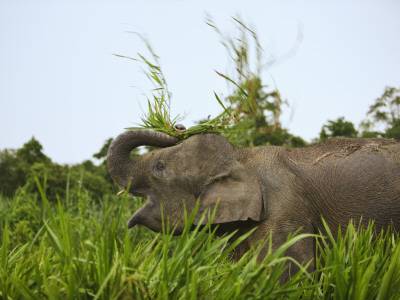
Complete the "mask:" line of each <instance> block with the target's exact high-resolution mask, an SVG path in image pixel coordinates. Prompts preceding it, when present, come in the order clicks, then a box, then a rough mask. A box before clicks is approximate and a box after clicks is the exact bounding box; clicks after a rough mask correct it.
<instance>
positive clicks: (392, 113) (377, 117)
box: [361, 87, 400, 140]
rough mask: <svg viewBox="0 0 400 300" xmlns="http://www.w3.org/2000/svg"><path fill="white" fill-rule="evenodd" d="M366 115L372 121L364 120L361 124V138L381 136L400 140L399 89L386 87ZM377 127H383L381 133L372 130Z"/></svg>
mask: <svg viewBox="0 0 400 300" xmlns="http://www.w3.org/2000/svg"><path fill="white" fill-rule="evenodd" d="M367 115H370V116H371V117H372V120H373V121H370V120H365V121H364V122H362V123H361V127H362V128H363V129H364V132H363V134H362V136H363V137H366V136H383V137H387V138H394V139H397V140H400V88H399V89H398V88H394V87H386V88H385V91H384V92H383V94H382V96H381V97H379V98H377V99H376V100H375V103H374V104H373V105H371V106H370V108H369V111H368V113H367ZM379 125H381V126H383V128H384V129H383V132H380V131H377V130H374V128H377V127H378V126H379Z"/></svg>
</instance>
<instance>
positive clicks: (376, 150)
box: [107, 130, 400, 270]
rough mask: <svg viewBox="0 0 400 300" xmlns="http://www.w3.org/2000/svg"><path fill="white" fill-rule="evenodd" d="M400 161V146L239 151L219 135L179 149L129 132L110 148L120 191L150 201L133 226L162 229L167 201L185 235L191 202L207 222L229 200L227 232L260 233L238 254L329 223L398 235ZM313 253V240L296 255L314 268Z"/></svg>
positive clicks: (341, 143) (161, 137) (356, 142)
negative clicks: (354, 223) (207, 214)
mask: <svg viewBox="0 0 400 300" xmlns="http://www.w3.org/2000/svg"><path fill="white" fill-rule="evenodd" d="M142 145H148V146H156V147H160V149H157V150H154V151H152V152H150V153H147V154H145V155H143V156H141V157H139V158H137V159H134V160H133V159H131V158H130V152H131V151H132V150H133V149H134V148H136V147H139V146H142ZM399 158H400V143H399V142H396V141H394V140H387V139H349V138H334V139H331V140H329V141H327V142H324V143H321V144H318V145H314V146H310V147H304V148H285V147H276V146H265V147H254V148H237V147H234V146H233V145H232V144H230V143H229V142H228V141H227V140H226V139H224V138H223V137H221V136H220V135H218V134H211V133H209V134H199V135H194V136H191V137H189V138H188V139H186V140H185V141H183V142H181V143H178V139H177V138H175V137H172V136H169V135H166V134H163V133H160V132H156V131H152V130H130V131H126V132H124V133H123V134H121V135H120V136H118V137H117V138H116V139H115V140H114V141H113V143H112V144H111V146H110V148H109V151H108V155H107V166H108V169H109V171H110V173H111V175H112V177H113V178H114V180H115V181H116V182H117V183H118V184H119V185H121V186H122V187H123V188H125V189H126V188H127V186H128V185H129V183H131V185H130V188H129V193H131V194H132V195H136V196H141V197H144V198H146V199H147V202H146V204H145V205H144V206H143V207H142V208H141V209H140V210H138V211H137V212H135V213H134V214H133V216H132V217H131V219H130V220H129V222H128V227H129V228H131V227H133V226H135V225H137V224H141V225H144V226H146V227H148V228H150V229H152V230H154V231H161V229H162V224H161V208H160V207H161V205H160V204H162V207H163V214H164V216H168V219H169V221H170V226H174V227H176V231H177V232H178V233H179V232H180V231H182V229H183V225H184V205H185V206H186V208H187V210H188V211H191V210H192V209H193V208H194V206H195V203H196V200H197V199H200V204H199V211H198V216H199V215H201V214H202V213H203V212H204V211H205V210H206V209H208V208H211V209H212V208H213V207H214V206H215V204H216V202H217V200H218V199H220V202H219V204H218V209H217V211H216V215H215V218H214V220H213V223H215V224H221V225H220V230H219V232H230V231H233V230H239V231H240V232H241V233H245V232H246V231H248V230H250V229H252V228H254V227H256V226H257V229H256V230H255V231H254V232H253V233H252V234H251V235H250V236H249V237H248V239H247V240H246V242H245V243H242V244H241V246H240V247H241V249H238V251H237V253H243V252H244V251H245V250H246V249H247V247H249V246H250V245H251V244H254V243H257V242H259V241H262V240H265V239H266V238H267V237H269V234H270V232H271V231H272V237H273V238H272V244H273V245H272V247H273V249H276V248H278V247H279V246H280V245H281V244H282V243H283V242H285V240H286V238H287V236H288V235H289V234H290V233H293V232H295V231H296V230H298V229H299V228H301V232H302V233H313V234H314V233H315V234H316V233H318V232H319V230H320V229H322V228H323V225H322V221H321V217H323V218H324V219H325V220H326V222H327V224H328V225H329V227H330V228H331V230H332V231H333V233H334V234H336V231H337V229H338V226H339V225H341V226H342V228H343V227H344V228H345V227H346V225H347V224H348V223H349V221H350V220H351V219H353V220H360V219H361V220H362V222H363V225H365V224H367V223H368V222H369V221H370V220H375V226H376V227H377V229H378V230H380V229H382V228H383V229H386V228H387V227H388V226H389V224H391V222H392V224H393V226H394V228H396V229H399V228H400V164H399ZM361 217H362V218H361ZM164 219H167V218H164ZM205 221H206V220H205ZM205 221H204V222H205ZM196 222H197V223H198V222H199V218H198V217H197V218H196V219H195V223H196ZM246 245H247V246H246ZM314 250H315V245H314V240H313V239H312V238H306V239H303V240H301V241H299V242H297V243H296V244H295V245H294V246H292V247H291V248H289V249H288V251H287V254H288V255H290V256H292V257H293V258H295V259H296V260H297V261H299V262H302V263H307V262H309V261H310V260H312V259H313V258H314V255H315V253H314ZM265 251H267V249H265ZM265 253H266V252H265ZM265 253H264V254H265ZM259 259H262V255H261V256H260V257H259ZM313 268H314V266H313V263H311V264H310V265H309V269H310V270H312V269H313Z"/></svg>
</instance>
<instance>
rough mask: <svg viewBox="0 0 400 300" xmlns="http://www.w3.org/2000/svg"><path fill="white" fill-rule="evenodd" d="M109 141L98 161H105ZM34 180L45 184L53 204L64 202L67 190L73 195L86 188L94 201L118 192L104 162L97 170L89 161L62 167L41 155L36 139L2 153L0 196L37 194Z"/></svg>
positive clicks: (96, 156)
mask: <svg viewBox="0 0 400 300" xmlns="http://www.w3.org/2000/svg"><path fill="white" fill-rule="evenodd" d="M109 142H110V140H108V141H107V142H106V144H105V145H104V146H103V148H102V149H101V151H100V152H99V153H97V154H95V155H94V157H95V158H99V159H101V158H104V157H105V155H104V154H103V153H102V152H106V151H107V149H108V146H109ZM35 176H36V177H38V178H39V179H40V180H42V181H44V182H45V184H44V187H43V188H44V189H45V190H46V192H47V197H48V198H49V199H50V200H51V201H56V200H57V197H60V198H64V197H65V196H66V195H65V193H66V190H65V187H66V186H67V185H68V186H69V189H70V190H72V191H77V190H79V189H81V188H82V187H83V188H84V190H85V192H86V193H89V194H90V195H91V196H93V197H94V198H102V197H103V195H105V194H110V193H112V192H114V191H115V190H117V187H116V186H115V184H114V183H113V180H112V178H111V176H110V175H109V173H108V170H107V168H106V166H105V163H104V162H103V163H102V164H100V165H99V166H96V165H95V164H94V163H93V162H92V161H90V160H86V161H84V162H82V163H80V164H76V165H73V166H68V165H59V164H57V163H54V162H52V161H51V159H50V158H49V157H47V156H46V155H45V154H44V153H43V152H42V145H41V144H40V143H39V141H37V140H36V139H35V138H34V137H32V138H31V140H29V141H28V142H27V143H25V144H24V145H23V146H22V147H21V148H20V149H17V150H13V149H5V150H2V151H0V194H2V195H3V196H7V197H12V196H13V195H14V194H15V192H16V191H17V190H18V189H19V188H22V187H24V189H25V190H26V191H28V192H33V191H36V181H35Z"/></svg>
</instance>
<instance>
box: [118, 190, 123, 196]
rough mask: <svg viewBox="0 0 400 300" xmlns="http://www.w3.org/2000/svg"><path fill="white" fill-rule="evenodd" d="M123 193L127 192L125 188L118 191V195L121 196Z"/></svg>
mask: <svg viewBox="0 0 400 300" xmlns="http://www.w3.org/2000/svg"><path fill="white" fill-rule="evenodd" d="M123 193H125V190H120V191H119V192H118V193H117V196H121V195H122V194H123Z"/></svg>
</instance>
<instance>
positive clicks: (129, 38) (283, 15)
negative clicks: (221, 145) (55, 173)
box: [0, 0, 400, 164]
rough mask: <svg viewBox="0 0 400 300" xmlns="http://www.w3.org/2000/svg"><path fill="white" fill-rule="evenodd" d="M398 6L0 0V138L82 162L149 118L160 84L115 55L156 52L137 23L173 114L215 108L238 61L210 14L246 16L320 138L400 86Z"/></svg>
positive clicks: (190, 121)
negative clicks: (32, 143)
mask: <svg viewBox="0 0 400 300" xmlns="http://www.w3.org/2000/svg"><path fill="white" fill-rule="evenodd" d="M399 13H400V1H397V0H380V1H368V0H362V1H356V0H353V1H341V0H337V1H312V0H304V1H288V0H280V1H269V0H263V1H261V0H260V1H255V0H246V1H245V2H244V1H235V0H230V1H227V0H220V1H208V0H201V1H196V0H190V1H189V0H186V1H184V0H179V1H178V0H175V1H172V0H158V1H155V0H147V1H136V0H131V1H74V0H72V1H61V0H60V1H40V0H37V1H15V0H1V1H0V150H2V149H4V148H14V149H15V148H20V147H22V146H23V144H24V143H25V142H27V141H28V140H30V139H31V137H32V136H34V137H35V138H36V139H37V140H39V142H40V143H41V144H42V145H43V148H44V153H45V154H46V155H47V156H49V157H50V158H51V159H52V160H53V161H55V162H57V163H60V164H65V163H68V164H74V163H80V162H82V161H84V160H86V159H92V155H93V154H94V153H96V152H98V150H99V149H100V148H101V146H102V145H103V143H104V141H105V140H106V139H108V138H109V137H116V136H117V135H118V134H120V133H122V132H123V131H124V128H126V127H132V126H135V124H137V123H140V122H141V121H140V117H141V116H143V114H144V113H145V112H146V110H144V109H145V108H146V105H147V98H148V97H151V86H150V85H149V81H148V79H147V78H146V76H145V74H144V73H143V70H142V67H143V66H142V65H140V64H139V63H137V62H134V61H130V60H127V59H123V58H120V57H117V56H115V55H114V54H119V55H125V56H129V57H137V53H141V54H144V55H145V56H146V57H150V56H149V54H148V52H147V51H146V48H145V45H144V44H143V42H142V41H141V40H140V39H139V38H138V37H137V36H136V35H135V34H133V32H137V33H140V34H142V35H143V36H145V37H146V38H147V39H148V41H149V42H150V44H151V45H152V47H153V49H154V51H155V52H156V53H157V55H158V56H159V57H160V62H161V67H162V69H163V72H164V75H165V77H166V80H167V82H168V85H169V89H170V91H171V92H172V95H173V96H172V102H171V115H172V116H173V117H174V116H176V115H178V114H179V115H180V116H183V117H184V119H183V121H182V122H181V123H183V124H184V125H185V126H186V127H190V126H193V125H194V124H195V121H198V120H200V119H204V118H205V117H207V116H208V115H211V116H216V115H217V114H219V113H220V112H221V108H220V106H219V104H218V102H217V101H216V100H215V98H214V92H216V93H217V94H218V95H220V96H221V97H224V96H227V95H228V94H229V92H230V91H231V90H232V88H231V87H229V86H228V85H227V84H226V82H225V81H224V80H223V79H222V78H221V77H219V76H218V75H217V74H216V73H215V70H217V71H220V72H223V73H224V72H229V71H230V70H231V68H232V64H231V61H230V59H229V58H228V57H227V54H226V51H225V49H224V47H223V46H222V45H221V44H220V37H218V35H217V34H216V33H215V32H214V31H213V30H212V29H211V28H210V27H209V26H207V25H206V23H205V19H206V16H207V15H210V16H211V17H212V18H213V19H214V22H215V23H216V25H217V26H218V27H219V28H220V29H221V31H222V32H223V33H224V34H225V35H234V34H235V33H236V32H237V31H236V29H235V28H236V27H235V25H234V22H233V21H232V17H234V16H240V17H241V19H242V20H243V21H245V22H246V23H247V24H249V25H250V26H252V28H254V29H255V31H256V33H257V34H258V37H259V40H260V43H261V46H262V47H263V48H264V51H265V56H264V58H265V63H266V64H267V63H268V61H270V60H271V59H274V58H275V59H278V61H279V63H278V64H275V65H272V66H271V67H268V68H266V69H265V70H264V71H263V73H262V79H263V81H264V83H266V84H267V85H270V86H274V85H275V84H276V86H277V87H278V89H279V91H280V94H281V96H282V98H284V99H286V100H287V102H288V103H289V106H288V107H284V108H283V115H282V117H281V122H282V124H283V126H284V127H286V128H288V129H289V131H290V132H291V133H292V134H295V135H299V136H301V137H303V138H304V139H305V140H307V141H311V139H312V138H315V137H317V136H318V134H319V132H320V130H321V127H322V125H323V124H325V123H326V122H327V120H335V119H337V118H338V117H341V116H344V117H345V118H346V119H347V120H349V121H351V122H353V123H354V124H355V125H358V124H359V123H360V122H361V121H362V120H363V119H364V118H365V117H366V113H367V111H368V108H369V106H370V105H371V104H373V102H374V100H375V99H376V98H377V97H379V96H380V95H382V93H383V91H384V89H385V86H394V87H400V34H399V29H400V18H399ZM299 35H301V36H302V39H301V42H300V43H298V41H299ZM296 43H298V45H297V47H295V51H292V52H290V50H291V49H293V47H294V45H296ZM287 53H290V54H291V55H287ZM280 58H282V59H280ZM142 108H143V109H142Z"/></svg>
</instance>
